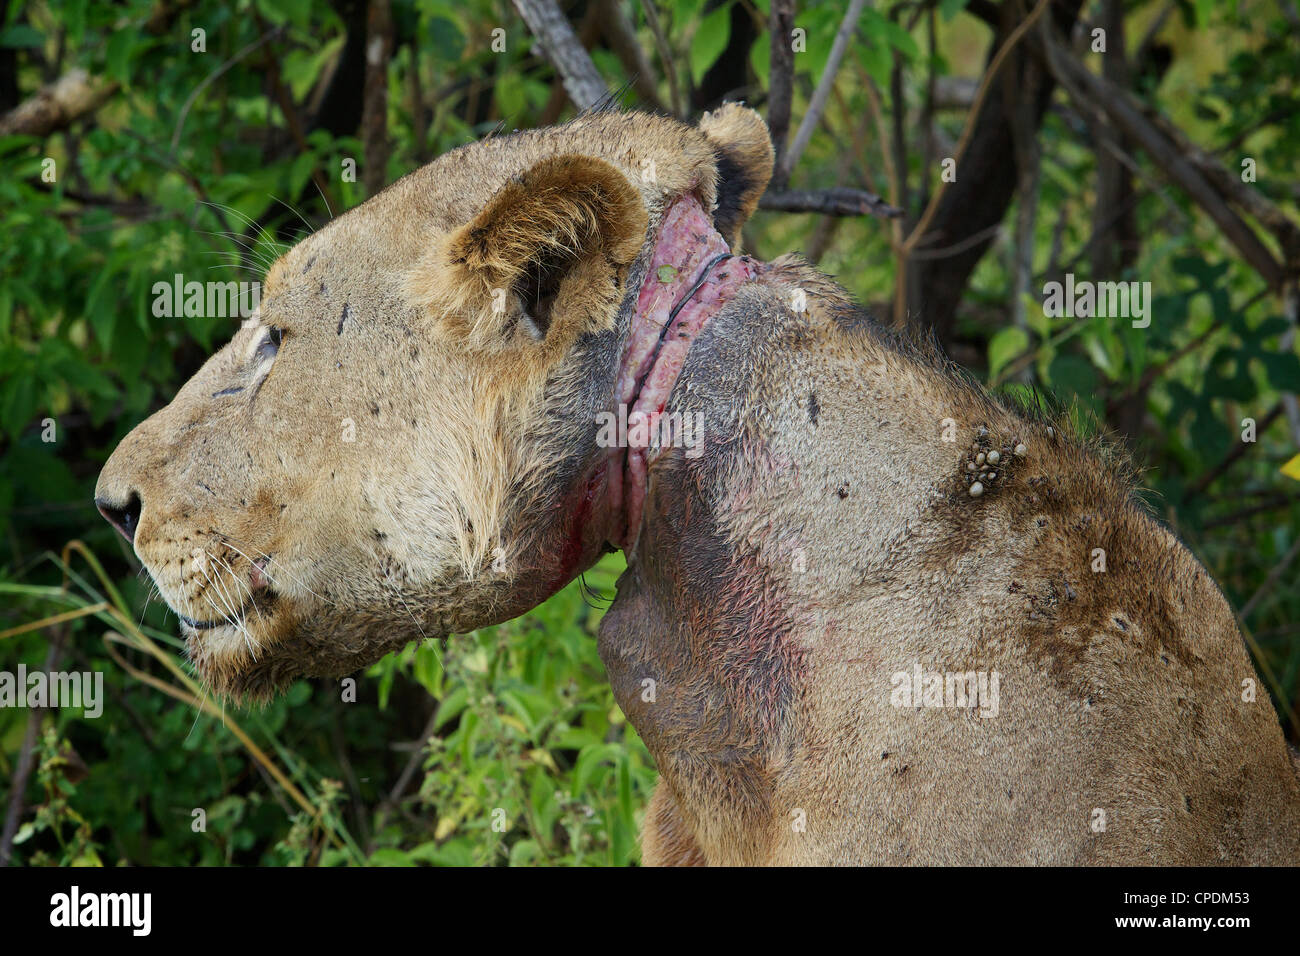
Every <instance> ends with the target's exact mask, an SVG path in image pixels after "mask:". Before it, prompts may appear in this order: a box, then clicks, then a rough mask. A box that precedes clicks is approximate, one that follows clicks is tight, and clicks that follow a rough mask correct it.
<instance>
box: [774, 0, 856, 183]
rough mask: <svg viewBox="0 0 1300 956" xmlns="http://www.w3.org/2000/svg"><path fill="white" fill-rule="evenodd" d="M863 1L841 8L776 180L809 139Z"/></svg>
mask: <svg viewBox="0 0 1300 956" xmlns="http://www.w3.org/2000/svg"><path fill="white" fill-rule="evenodd" d="M866 5H867V0H850V3H849V9H848V10H847V11H845V13H844V19H843V20H842V21H841V22H840V28H839V30H838V31H837V32H836V34H835V42H834V43H832V44H831V55H830V57H829V58H827V60H826V67H825V68H824V69H823V70H822V75H821V79H819V80H818V81H817V89H815V90H814V91H813V97H812V101H811V102H810V103H809V104H808V111H807V112H806V113H804V116H803V119H802V120H801V121H800V123H799V130H798V132H796V133H795V134H794V141H793V142H792V143H791V144H790V149H789V151H788V152H787V153H786V154H785V155H784V156H783V157H782V158H781V163H780V168H779V169H778V171H777V180H778V182H783V183H784V182H789V180H790V173H791V172H792V171H793V170H794V167H795V164H796V163H798V162H799V157H800V156H801V155H803V151H804V149H805V147H807V145H808V141H809V140H811V139H812V134H813V130H814V129H816V128H817V122H818V120H820V119H821V115H822V110H824V109H826V101H827V99H829V98H830V95H831V87H832V86H833V85H834V84H835V75H836V74H837V73H838V72H839V69H840V61H841V60H843V59H844V51H845V50H846V49H848V45H849V40H850V39H851V38H852V37H853V31H854V30H855V29H856V28H857V25H858V19H859V17H861V16H862V10H863V8H864V7H865V6H866Z"/></svg>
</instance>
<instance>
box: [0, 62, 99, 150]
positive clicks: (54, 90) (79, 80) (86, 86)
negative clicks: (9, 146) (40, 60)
mask: <svg viewBox="0 0 1300 956" xmlns="http://www.w3.org/2000/svg"><path fill="white" fill-rule="evenodd" d="M117 89H118V85H117V84H116V83H106V82H104V81H102V80H99V79H96V78H92V77H91V76H90V74H89V73H87V72H86V71H85V70H70V71H69V72H67V73H65V74H64V75H63V76H61V77H59V78H58V79H57V80H55V81H54V82H53V83H51V84H49V85H48V86H44V87H41V89H39V90H37V92H36V93H35V94H33V95H32V96H31V97H30V98H28V99H27V100H25V101H24V102H22V103H19V104H18V105H17V106H15V107H14V108H13V109H12V110H10V111H9V112H8V113H6V114H5V115H4V116H3V117H0V136H48V135H50V134H51V133H54V132H57V131H59V130H61V129H64V128H65V127H67V126H69V125H70V124H71V123H73V122H74V121H76V120H78V119H80V118H81V117H83V116H85V115H87V114H89V113H93V112H94V111H95V110H97V109H99V107H100V106H102V105H103V103H104V101H105V100H107V99H108V98H109V97H110V96H112V95H113V94H114V93H115V92H117Z"/></svg>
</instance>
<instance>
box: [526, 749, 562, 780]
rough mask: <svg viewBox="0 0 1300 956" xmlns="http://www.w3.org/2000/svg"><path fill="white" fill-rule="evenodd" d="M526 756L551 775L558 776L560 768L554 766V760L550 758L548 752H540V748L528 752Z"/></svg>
mask: <svg viewBox="0 0 1300 956" xmlns="http://www.w3.org/2000/svg"><path fill="white" fill-rule="evenodd" d="M528 756H529V757H531V758H532V759H533V760H534V761H536V762H537V763H539V764H541V765H542V766H543V767H545V768H546V769H547V770H549V771H551V773H554V774H559V772H560V768H559V767H557V766H556V765H555V758H554V757H552V756H551V752H550V751H549V750H542V749H541V748H538V749H535V750H530V751H528Z"/></svg>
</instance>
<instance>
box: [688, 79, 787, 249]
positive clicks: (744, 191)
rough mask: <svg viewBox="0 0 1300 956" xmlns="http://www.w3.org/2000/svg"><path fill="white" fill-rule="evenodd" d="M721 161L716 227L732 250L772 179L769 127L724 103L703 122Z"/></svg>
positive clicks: (755, 116)
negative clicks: (741, 229) (741, 228)
mask: <svg viewBox="0 0 1300 956" xmlns="http://www.w3.org/2000/svg"><path fill="white" fill-rule="evenodd" d="M700 131H701V132H703V133H704V135H705V136H706V137H708V140H709V142H710V143H712V144H713V149H714V151H715V152H716V154H717V157H718V206H717V209H715V210H714V213H713V224H714V226H715V227H717V230H718V232H720V233H722V238H724V239H726V240H727V244H728V245H730V246H731V247H732V248H733V249H734V248H735V247H736V244H737V243H738V242H739V240H740V227H741V226H743V225H744V224H745V223H746V221H748V219H749V217H750V216H752V215H753V214H754V210H755V209H756V208H757V207H758V200H759V198H760V197H761V196H762V195H763V191H764V190H765V189H767V183H768V180H770V179H771V178H772V163H773V159H774V157H773V152H772V137H771V136H770V135H769V134H768V131H767V124H766V123H764V122H763V117H761V116H759V115H758V114H757V113H755V112H754V111H753V110H751V109H750V108H749V107H747V106H741V105H740V104H739V103H724V104H723V105H722V106H721V107H719V108H718V109H716V110H714V111H713V112H711V113H705V114H704V118H703V119H701V120H700Z"/></svg>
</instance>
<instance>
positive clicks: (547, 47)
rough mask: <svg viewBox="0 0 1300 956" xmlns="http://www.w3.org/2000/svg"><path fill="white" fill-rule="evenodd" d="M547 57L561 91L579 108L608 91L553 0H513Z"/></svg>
mask: <svg viewBox="0 0 1300 956" xmlns="http://www.w3.org/2000/svg"><path fill="white" fill-rule="evenodd" d="M512 2H513V3H514V5H515V9H516V10H518V11H519V15H520V16H521V17H523V18H524V22H525V23H527V24H528V29H529V30H531V31H532V33H533V36H535V37H536V38H537V43H538V45H539V46H540V47H541V48H542V50H543V51H544V52H545V53H546V58H547V59H548V60H550V61H551V65H552V66H554V67H555V69H556V70H557V71H558V72H559V74H560V79H561V80H562V81H563V83H564V91H565V92H566V93H568V94H569V99H571V100H573V102H574V103H575V104H576V105H577V106H578V108H579V109H588V108H590V107H592V106H595V105H596V103H597V102H598V101H599V100H600V98H601V97H602V96H604V95H605V94H606V93H607V92H608V88H607V87H606V86H605V81H604V80H603V79H601V76H600V72H599V71H598V70H597V69H596V64H594V63H592V61H591V56H590V54H588V53H587V51H586V50H585V49H584V48H583V46H582V44H581V43H579V42H578V37H577V36H576V35H575V34H574V32H573V28H572V27H571V26H569V21H568V20H566V19H565V17H564V14H563V13H561V12H560V8H559V7H558V6H556V4H555V0H512Z"/></svg>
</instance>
